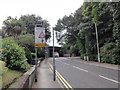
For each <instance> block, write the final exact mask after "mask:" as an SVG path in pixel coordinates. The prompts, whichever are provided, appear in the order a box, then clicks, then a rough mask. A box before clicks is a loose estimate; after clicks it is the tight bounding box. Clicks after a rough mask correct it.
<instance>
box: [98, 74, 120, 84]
mask: <svg viewBox="0 0 120 90" xmlns="http://www.w3.org/2000/svg"><path fill="white" fill-rule="evenodd" d="M99 77H101V78H104V79H107V80H109V81H113V82H115V83H118V84H120V82H118V81H116V80H113V79H110V78H107V77H104V76H102V75H99Z"/></svg>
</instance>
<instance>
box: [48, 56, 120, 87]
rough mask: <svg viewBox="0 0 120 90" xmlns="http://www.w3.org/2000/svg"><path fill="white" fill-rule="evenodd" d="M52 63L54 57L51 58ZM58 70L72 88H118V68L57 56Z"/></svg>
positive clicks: (119, 83)
mask: <svg viewBox="0 0 120 90" xmlns="http://www.w3.org/2000/svg"><path fill="white" fill-rule="evenodd" d="M49 61H50V63H51V64H52V58H49ZM55 61H56V70H57V71H58V72H59V73H60V74H61V75H62V76H63V77H64V79H65V80H66V81H67V82H68V83H69V84H70V85H71V86H72V88H118V86H119V85H120V82H119V80H118V77H119V76H118V75H120V74H118V71H120V70H118V69H114V68H113V69H112V68H106V67H101V66H98V65H96V64H95V63H94V64H89V63H87V62H83V61H81V60H75V58H65V57H59V58H55Z"/></svg>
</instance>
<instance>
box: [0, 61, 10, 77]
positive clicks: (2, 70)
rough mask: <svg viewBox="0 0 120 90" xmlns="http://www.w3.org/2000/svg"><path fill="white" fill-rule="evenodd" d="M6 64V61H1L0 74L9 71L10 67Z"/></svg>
mask: <svg viewBox="0 0 120 90" xmlns="http://www.w3.org/2000/svg"><path fill="white" fill-rule="evenodd" d="M5 66H6V63H5V62H4V61H0V75H2V74H3V73H5V72H7V70H8V68H7V67H5Z"/></svg>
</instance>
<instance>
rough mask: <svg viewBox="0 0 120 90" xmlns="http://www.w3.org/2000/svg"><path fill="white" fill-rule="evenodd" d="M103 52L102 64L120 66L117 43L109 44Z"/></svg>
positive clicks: (102, 49) (103, 48)
mask: <svg viewBox="0 0 120 90" xmlns="http://www.w3.org/2000/svg"><path fill="white" fill-rule="evenodd" d="M100 51H101V54H100V55H101V62H103V63H111V64H120V61H119V59H120V56H119V50H118V49H117V48H116V44H115V43H107V44H105V45H104V46H103V47H101V49H100Z"/></svg>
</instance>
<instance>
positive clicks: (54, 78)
mask: <svg viewBox="0 0 120 90" xmlns="http://www.w3.org/2000/svg"><path fill="white" fill-rule="evenodd" d="M55 80H56V73H55V55H54V28H53V81H55Z"/></svg>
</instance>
